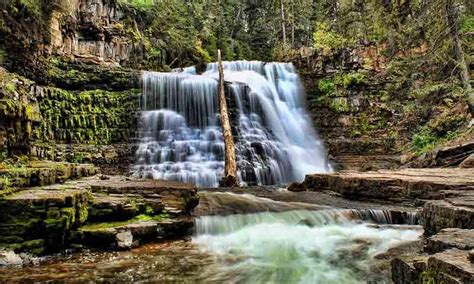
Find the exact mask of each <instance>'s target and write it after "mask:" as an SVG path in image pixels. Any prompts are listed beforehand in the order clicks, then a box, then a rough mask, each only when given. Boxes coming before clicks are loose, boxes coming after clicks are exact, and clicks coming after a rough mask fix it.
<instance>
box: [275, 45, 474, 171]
mask: <svg viewBox="0 0 474 284" xmlns="http://www.w3.org/2000/svg"><path fill="white" fill-rule="evenodd" d="M384 49H385V47H384V46H373V45H368V46H355V47H353V48H346V49H342V50H339V51H335V52H331V53H328V54H324V53H321V52H317V51H315V50H310V49H302V50H300V52H299V53H298V54H294V55H293V56H290V57H287V58H281V59H280V60H285V61H291V62H293V63H294V64H295V65H296V67H297V68H298V70H299V71H300V73H301V76H302V79H303V82H304V84H305V85H306V89H307V101H308V108H309V109H310V112H311V115H312V118H313V122H314V125H315V127H316V129H317V130H318V132H319V134H320V135H321V136H322V138H323V139H324V140H325V141H326V142H327V145H328V148H329V153H330V155H332V156H333V157H335V158H336V160H338V161H339V162H340V163H342V164H344V165H345V168H347V169H359V170H360V169H362V170H365V169H376V168H387V167H388V168H391V167H398V166H400V163H402V162H406V161H408V160H410V159H412V157H413V156H417V155H420V154H423V153H426V152H428V151H432V150H434V149H435V148H436V147H439V146H441V145H444V144H453V143H454V144H460V143H463V142H466V141H472V139H473V133H472V129H470V127H469V121H470V120H471V119H472V116H471V113H470V111H469V106H468V103H467V101H466V97H465V96H464V93H463V89H462V88H460V87H459V85H457V83H456V82H452V81H446V80H435V79H432V78H429V77H427V78H424V77H420V75H419V74H417V73H416V72H414V74H404V72H405V70H403V67H400V65H399V64H400V63H399V62H397V61H394V60H392V61H390V60H389V59H388V58H386V57H385V56H383V54H384ZM425 51H426V47H424V46H421V47H420V48H416V49H413V50H410V51H407V54H410V55H414V56H416V55H417V54H422V53H423V52H425ZM406 56H408V55H406ZM402 58H403V57H402ZM413 60H415V59H413ZM405 153H408V155H407V156H405V157H403V161H402V159H400V155H401V154H405ZM355 156H357V157H358V158H357V159H355V158H354V157H355ZM360 156H366V157H364V158H361V157H360Z"/></svg>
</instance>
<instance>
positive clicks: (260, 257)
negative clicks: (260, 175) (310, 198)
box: [0, 210, 422, 283]
mask: <svg viewBox="0 0 474 284" xmlns="http://www.w3.org/2000/svg"><path fill="white" fill-rule="evenodd" d="M353 213H354V211H348V210H320V211H309V210H296V211H289V212H280V213H269V212H266V213H255V214H237V215H230V216H226V217H224V216H205V217H200V218H198V219H197V220H196V233H195V236H194V237H193V238H192V239H188V240H178V241H171V242H166V243H160V244H148V245H145V246H142V247H140V248H137V249H133V250H131V251H119V252H102V251H89V250H86V251H83V252H80V253H74V254H70V255H66V256H56V257H52V258H51V257H50V258H46V259H38V260H36V262H37V263H36V264H34V265H28V266H26V267H21V268H9V269H7V268H0V282H2V283H4V282H6V283H18V282H50V281H56V282H73V283H83V282H107V283H117V282H120V283H132V282H142V283H156V282H166V283H170V282H171V283H365V282H366V280H367V279H374V277H375V279H376V283H384V282H385V283H389V276H388V274H387V273H386V272H387V271H385V272H384V273H382V274H380V273H379V272H374V270H373V268H374V266H375V265H376V264H377V262H376V259H375V258H374V257H375V256H376V255H377V254H379V253H382V252H385V251H387V250H388V249H389V248H391V247H394V246H397V245H399V244H402V243H404V242H409V241H413V240H416V239H417V238H418V237H419V236H420V235H421V233H422V231H421V230H420V228H419V227H416V226H413V227H407V226H403V227H393V226H392V227H384V226H381V227H380V226H374V225H373V224H370V223H363V222H362V221H361V220H357V219H354V216H357V214H355V215H354V214H353ZM379 274H380V275H379Z"/></svg>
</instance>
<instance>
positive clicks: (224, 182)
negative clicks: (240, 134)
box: [217, 49, 239, 187]
mask: <svg viewBox="0 0 474 284" xmlns="http://www.w3.org/2000/svg"><path fill="white" fill-rule="evenodd" d="M217 65H218V69H219V87H218V96H219V110H220V117H221V126H222V133H223V135H224V148H225V165H224V177H223V178H222V179H221V181H220V182H219V186H221V187H232V186H239V182H238V180H237V161H236V158H235V145H234V137H233V136H232V128H231V126H230V120H229V113H228V111H227V102H226V99H225V83H224V67H223V66H222V60H221V50H220V49H219V50H218V51H217Z"/></svg>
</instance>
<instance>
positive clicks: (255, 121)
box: [133, 61, 330, 187]
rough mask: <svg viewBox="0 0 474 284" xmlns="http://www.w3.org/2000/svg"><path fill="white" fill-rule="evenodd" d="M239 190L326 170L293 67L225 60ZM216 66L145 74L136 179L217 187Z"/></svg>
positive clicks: (220, 161) (220, 159)
mask: <svg viewBox="0 0 474 284" xmlns="http://www.w3.org/2000/svg"><path fill="white" fill-rule="evenodd" d="M224 72H225V80H226V82H227V90H226V92H227V94H228V96H229V101H230V109H231V110H232V111H231V119H232V122H233V127H234V131H235V132H236V133H235V137H236V155H237V162H238V169H239V173H238V174H239V178H240V180H241V182H242V183H243V184H248V185H268V184H287V183H289V182H291V181H299V180H302V179H303V178H304V175H305V174H307V173H318V172H326V171H329V170H330V166H329V164H328V161H327V157H326V152H325V150H324V147H323V145H322V143H321V142H320V141H319V139H318V137H317V135H316V132H315V131H314V129H313V128H312V126H311V123H310V120H309V118H308V116H307V114H306V111H305V109H304V107H303V97H302V94H303V88H302V86H301V83H300V80H299V77H298V75H297V74H296V72H295V70H294V67H293V66H292V65H291V64H286V63H263V62H259V61H235V62H224ZM217 78H218V74H217V65H216V64H215V63H213V64H209V65H208V67H207V70H206V72H205V73H204V74H202V75H196V70H195V68H192V67H190V68H185V69H184V70H183V71H182V72H179V73H178V72H174V73H157V72H144V73H143V96H142V110H143V112H142V118H141V125H140V131H139V132H140V138H141V141H140V145H139V148H138V150H137V153H136V157H137V159H136V164H135V166H134V167H133V171H134V174H135V175H136V176H140V177H152V178H155V179H167V180H175V181H184V182H191V183H194V184H196V185H198V186H201V187H215V186H217V185H218V181H219V179H220V177H221V176H222V174H223V169H224V143H223V138H222V132H221V129H220V122H219V109H218V97H217Z"/></svg>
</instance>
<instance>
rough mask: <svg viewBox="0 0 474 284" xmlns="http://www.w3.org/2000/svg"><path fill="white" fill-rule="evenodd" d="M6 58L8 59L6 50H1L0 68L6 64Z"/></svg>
mask: <svg viewBox="0 0 474 284" xmlns="http://www.w3.org/2000/svg"><path fill="white" fill-rule="evenodd" d="M6 57H7V53H6V52H5V50H3V49H2V48H0V66H1V65H3V63H4V62H5V59H6Z"/></svg>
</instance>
